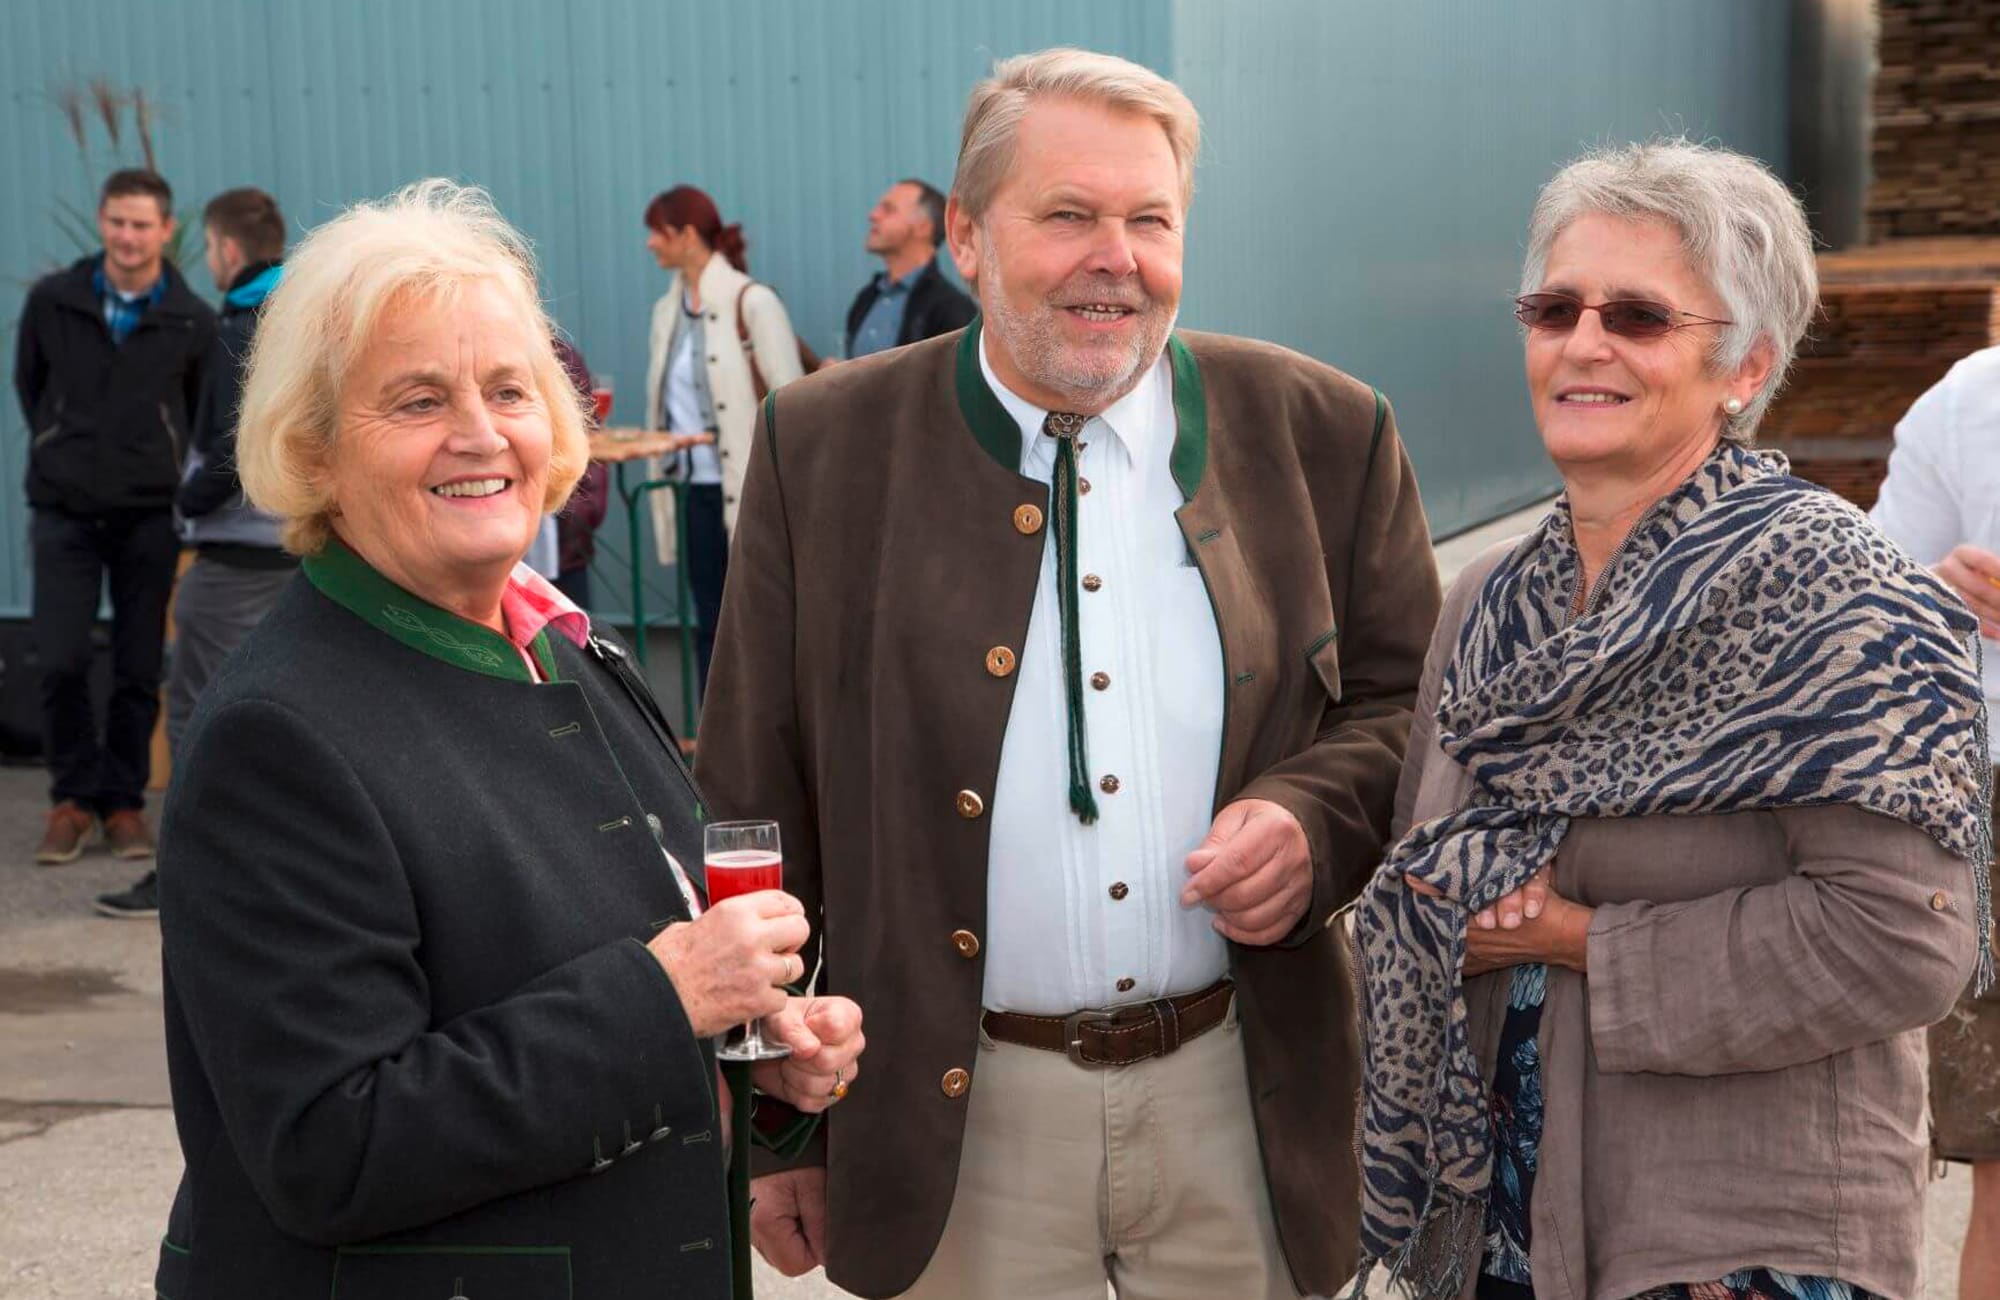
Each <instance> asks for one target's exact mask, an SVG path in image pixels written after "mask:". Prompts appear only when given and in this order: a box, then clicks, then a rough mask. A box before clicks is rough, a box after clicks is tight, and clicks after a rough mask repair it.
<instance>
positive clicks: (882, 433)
mask: <svg viewBox="0 0 2000 1300" xmlns="http://www.w3.org/2000/svg"><path fill="white" fill-rule="evenodd" d="M1198 134H1199V126H1198V121H1197V118H1196V115H1195V112H1194V109H1193V107H1192V106H1191V105H1190V104H1189V103H1188V101H1187V99H1186V97H1185V96H1184V95H1183V94H1182V93H1181V92H1180V90H1179V89H1178V88H1177V87H1175V86H1173V85H1172V83H1170V82H1167V81H1165V80H1163V79H1162V78H1160V77H1158V76H1156V75H1155V74H1153V73H1151V72H1149V71H1147V70H1146V69H1144V68H1140V67H1138V66H1136V65H1133V64H1130V63H1126V62H1124V61H1123V60H1120V59H1114V58H1109V57H1107V56H1103V55H1096V54H1087V53H1082V52H1078V51H1072V50H1055V51H1049V52H1046V53H1044V54H1039V55H1030V56H1023V57H1021V58H1017V59H1010V60H1007V61H1005V62H1003V63H1002V64H1000V65H999V66H998V67H997V68H996V69H995V72H994V75H993V77H992V78H990V79H989V80H987V81H985V82H982V83H981V84H980V86H979V87H978V88H977V89H975V91H974V92H973V95H972V100H971V103H970V105H969V108H968V111H967V115H966V123H965V128H964V135H963V139H962V143H961V150H960V155H959V165H958V174H957V177H956V179H955V181H954V184H953V195H952V202H951V209H950V212H949V214H948V216H947V225H948V227H949V236H950V243H951V249H952V255H953V257H954V259H955V260H956V261H957V264H958V268H959V271H960V273H961V274H962V275H963V276H964V278H965V279H966V281H967V282H968V283H970V284H972V285H974V286H975V288H976V290H977V292H978V295H979V299H980V304H981V307H982V310H983V312H984V325H983V327H982V326H980V325H974V326H973V327H971V328H969V329H967V330H965V331H962V332H959V333H957V334H953V335H947V336H944V337H941V338H938V339H934V340H930V341H928V342H924V343H918V344H914V345H912V346H910V347H907V348H902V349H898V350H896V351H894V352H891V353H887V354H883V355H881V356H877V357H870V358H866V359H863V360H860V361H857V362H854V363H852V364H849V365H845V366H841V367H839V368H838V369H836V370H834V371H831V372H829V373H827V374H826V375H823V376H816V377H813V378H811V379H809V380H808V381H806V382H805V383H802V384H799V385H796V386H793V387H791V388H787V389H785V390H783V391H782V392H781V393H779V394H777V395H776V396H775V398H774V399H773V400H772V401H770V402H768V403H767V404H766V406H765V408H764V411H763V413H762V417H761V419H760V422H759V429H758V438H757V445H756V448H755V452H754V455H753V459H752V464H751V467H750V471H749V477H748V481H747V483H746V486H745V489H744V499H743V508H742V516H741V523H740V525H739V529H738V532H737V536H736V550H735V552H734V554H733V556H732V557H731V574H730V591H729V596H728V599H727V602H726V604H725V607H724V610H723V615H722V622H721V629H720V637H719V640H718V643H717V648H716V656H715V675H714V678H713V679H712V681H711V683H710V686H709V694H708V705H707V710H706V712H705V715H704V717H703V725H702V736H701V760H700V775H701V778H702V782H703V785H704V788H705V789H706V791H707V792H708V796H709V798H710V799H711V801H712V802H713V804H714V811H715V812H716V814H718V815H724V816H731V817H739V816H759V817H775V818H777V819H778V820H779V822H780V823H781V825H782V828H783V834H784V842H785V850H786V852H785V857H786V879H785V884H786V887H787V888H788V889H789V890H791V891H792V892H793V893H795V894H797V895H798V896H799V897H800V898H801V899H802V900H804V901H805V904H806V907H807V909H808V912H809V913H810V914H812V915H814V916H815V917H816V918H817V921H818V926H819V929H820V931H821V933H822V934H823V936H824V945H823V951H822V958H823V964H822V967H821V972H820V976H819V979H820V986H821V988H823V989H825V990H829V991H835V992H839V993H842V994H846V995H849V996H852V997H854V998H856V999H858V1000H859V1001H860V1002H861V1003H862V1004H863V1005H864V1006H865V1007H866V1008H867V1013H868V1032H869V1038H870V1048H871V1050H870V1053H869V1060H870V1061H871V1062H872V1064H871V1065H870V1067H869V1069H868V1073H867V1077H866V1078H864V1079H861V1080H859V1081H857V1082H856V1083H855V1085H854V1087H853V1090H852V1093H851V1095H849V1096H848V1097H847V1099H846V1100H845V1101H844V1102H842V1103H841V1105H840V1107H839V1108H838V1109H837V1110H836V1111H835V1112H834V1114H833V1117H832V1118H831V1120H830V1121H829V1122H828V1123H827V1124H826V1125H825V1127H824V1130H823V1132H822V1133H821V1134H820V1135H819V1136H818V1138H817V1140H816V1141H815V1142H814V1143H813V1144H812V1145H810V1146H809V1147H808V1148H807V1149H806V1151H805V1152H804V1153H803V1154H802V1155H801V1156H799V1157H798V1158H797V1159H795V1160H794V1161H792V1162H791V1165H790V1167H773V1169H772V1171H769V1172H766V1173H765V1174H764V1175H763V1176H762V1177H760V1179H759V1180H758V1183H757V1188H756V1195H757V1198H758V1206H757V1217H756V1220H755V1224H754V1227H755V1230H756V1234H757V1238H758V1245H759V1247H760V1249H762V1250H763V1251H764V1253H765V1254H766V1256H767V1257H769V1258H771V1259H772V1260H773V1262H774V1263H776V1264H777V1265H778V1266H779V1267H780V1268H783V1269H784V1270H786V1271H787V1272H803V1271H805V1270H806V1269H808V1268H810V1267H812V1266H813V1265H815V1264H818V1263H821V1262H824V1263H825V1264H826V1265H827V1271H828V1274H829V1276H830V1277H831V1278H832V1279H833V1281H835V1282H837V1283H838V1284H840V1285H841V1286H843V1287H846V1288H848V1289H849V1290H852V1291H855V1292H858V1293H860V1294H861V1295H864V1296H890V1295H896V1294H904V1293H907V1294H910V1295H914V1296H919V1297H954V1298H957V1297H975V1298H976V1297H1006V1298H1007V1300H1019V1298H1020V1297H1027V1296H1035V1297H1076V1298H1077V1300H1084V1298H1085V1297H1088V1298H1089V1300H1100V1298H1101V1297H1102V1296H1103V1295H1104V1288H1105V1285H1106V1282H1107V1281H1109V1282H1110V1283H1111V1284H1112V1285H1113V1286H1114V1288H1115V1289H1116V1290H1117V1291H1118V1292H1119V1293H1120V1294H1121V1295H1128V1296H1145V1297H1178V1296H1189V1297H1194V1296H1200V1297H1204V1298H1205V1297H1212V1296H1222V1295H1227V1296H1231V1297H1246V1296H1250V1297H1254V1296H1273V1297H1280V1296H1282V1297H1290V1296H1293V1295H1296V1294H1298V1293H1328V1292H1331V1291H1333V1290H1334V1289H1335V1288H1336V1287H1337V1286H1338V1285H1339V1284H1340V1283H1341V1282H1342V1281H1343V1280H1345V1278H1346V1277H1347V1276H1348V1275H1349V1274H1350V1273H1351V1271H1352V1267H1353V1263H1354V1254H1355V1215H1356V1206H1357V1194H1356V1185H1355V1178H1356V1169H1355V1161H1354V1145H1353V1117H1354V1093H1355V1087H1356V1058H1357V1045H1356V1026H1355V1007H1354V988H1353V984H1352V978H1351V974H1350V957H1349V952H1348V945H1347V940H1346V936H1345V934H1344V932H1343V930H1342V928H1341V927H1340V926H1339V925H1337V924H1335V923H1334V918H1335V915H1336V912H1337V911H1338V909H1340V908H1341V907H1342V906H1343V905H1344V904H1346V903H1347V902H1348V901H1349V900H1350V899H1352V898H1353V897H1354V895H1355V893H1356V892H1357V891H1358V889H1359V888H1360V886H1361V884H1362V882H1363V881H1364V880H1366V879H1367V877H1368V875H1369V873H1370V872H1371V871H1372V870H1373V869H1374V867H1375V865H1376V863H1377V861H1378V859H1379V857H1380V854H1381V849H1382V843H1383V837H1384V834H1385V833H1386V830H1387V827H1388V821H1389V815H1390V807H1391V802H1392V799H1393V793H1394V789H1395V785H1396V778H1397V772H1398V766H1399V764H1400V762H1401V759H1402V754H1403V749H1404V746H1405V743H1406V741H1407V735H1408V729H1409V723H1410V713H1409V710H1410V704H1411V700H1412V696H1413V692H1414V690H1415V687H1416V684H1417V679H1418V674H1419V671H1420V669H1421V666H1422V659H1423V652H1424V647H1425V645H1426V643H1427V640H1428V637H1429V633H1430V629H1431V627H1432V624H1433V623H1434V621H1435V619H1436V616H1437V609H1438V590H1437V581H1436V577H1435V573H1434V569H1433V567H1432V560H1431V555H1430V549H1429V542H1428V538H1427V530H1426V527H1425V523H1424V517H1423V509H1422V506H1421V505H1420V503H1419V502H1418V499H1417V490H1416V484H1415V481H1414V479H1413V477H1412V475H1411V471H1410V465H1409V461H1408V459H1407V458H1406V457H1405V455H1404V453H1403V448H1402V446H1401V444H1400V443H1399V441H1398V440H1397V436H1396V429H1395V422H1394V420H1393V419H1392V417H1391V415H1390V412H1389V409H1388V406H1387V404H1386V403H1385V402H1384V401H1383V400H1382V398H1381V396H1380V394H1378V393H1376V392H1375V391H1374V390H1373V389H1371V388H1369V387H1368V386H1367V385H1365V384H1362V383H1358V382H1356V381H1355V380H1353V379H1350V378H1348V377H1347V376H1345V375H1343V374H1340V373H1339V372H1338V371H1335V370H1332V369H1330V368H1328V367H1326V366H1322V365H1319V364H1318V363H1316V362H1313V361H1310V360H1308V359H1306V358H1304V357H1301V356H1298V355H1296V354H1293V353H1290V352H1286V351H1284V350H1282V349H1280V348H1276V347H1271V346H1268V345H1264V344H1258V343H1251V342H1246V341H1242V340H1237V339H1230V338H1223V337H1219V336H1214V335H1202V334H1178V333H1175V332H1174V331H1173V322H1174V317H1175V312H1176V309H1177V307H1178V303H1179V298H1180V279H1181V239H1182V230H1183V226H1184V222H1185V219H1186V212H1187V203H1188V199H1189V196H1190V194H1191V191H1192V171H1193V163H1194V158H1195V154H1196V148H1197V142H1198ZM767 1118H768V1117H767Z"/></svg>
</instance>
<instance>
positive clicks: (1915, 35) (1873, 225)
mask: <svg viewBox="0 0 2000 1300" xmlns="http://www.w3.org/2000/svg"><path fill="white" fill-rule="evenodd" d="M1880 15H1881V37H1880V45H1879V47H1878V59H1877V63H1878V66H1877V71H1876V74H1875V93H1874V97H1873V106H1874V134H1873V139H1872V141H1871V143H1870V149H1869V154H1870V164H1871V167H1872V170H1873V173H1874V179H1873V182H1872V183H1871V185H1870V186H1869V191H1868V237H1869V240H1870V242H1875V241H1880V240H1886V239H1901V238H1906V237H1911V236H1927V235H2000V0H1881V4H1880Z"/></svg>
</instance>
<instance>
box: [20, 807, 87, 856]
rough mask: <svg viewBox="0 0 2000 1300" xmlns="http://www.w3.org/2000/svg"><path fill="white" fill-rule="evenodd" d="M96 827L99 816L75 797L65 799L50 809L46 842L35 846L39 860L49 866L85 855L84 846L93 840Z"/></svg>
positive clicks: (43, 834) (44, 832)
mask: <svg viewBox="0 0 2000 1300" xmlns="http://www.w3.org/2000/svg"><path fill="white" fill-rule="evenodd" d="M96 828H97V822H96V820H95V819H94V818H92V817H91V815H90V814H89V813H87V812H85V811H84V810H83V809H82V808H81V807H80V806H78V804H77V802H76V801H75V800H74V799H65V800H63V801H62V802H61V803H59V804H57V805H56V806H55V807H53V808H51V809H49V823H48V826H47V827H46V828H45V829H44V830H43V831H42V842H41V843H40V844H38V845H36V846H35V861H37V862H39V863H41V864H42V865H43V866H45V867H58V866H61V865H62V864H63V863H65V862H74V861H76V860H77V859H78V858H80V857H82V856H83V846H84V845H86V844H88V843H90V833H91V832H92V831H93V830H95V829H96Z"/></svg>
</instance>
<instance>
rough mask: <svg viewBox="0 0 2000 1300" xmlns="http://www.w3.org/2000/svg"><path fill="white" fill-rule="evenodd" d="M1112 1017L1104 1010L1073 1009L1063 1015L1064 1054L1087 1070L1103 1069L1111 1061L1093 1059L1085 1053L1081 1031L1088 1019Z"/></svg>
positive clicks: (1096, 1019) (1095, 1019) (1107, 1018)
mask: <svg viewBox="0 0 2000 1300" xmlns="http://www.w3.org/2000/svg"><path fill="white" fill-rule="evenodd" d="M1111 1018H1112V1017H1110V1016H1108V1015H1106V1014H1105V1013H1104V1012H1102V1011H1072V1012H1070V1013H1069V1014H1068V1015H1066V1016H1064V1017H1063V1055H1064V1056H1067V1057H1068V1058H1069V1059H1070V1060H1071V1061H1072V1062H1074V1063H1075V1064H1077V1065H1080V1066H1082V1067H1083V1068H1084V1069H1086V1070H1102V1069H1105V1068H1106V1067H1108V1066H1109V1065H1110V1064H1111V1062H1109V1061H1093V1060H1091V1059H1090V1058H1089V1057H1087V1056H1085V1055H1084V1054H1083V1039H1082V1038H1081V1037H1080V1031H1081V1030H1082V1028H1083V1022H1084V1021H1086V1020H1093V1021H1098V1020H1110V1019H1111Z"/></svg>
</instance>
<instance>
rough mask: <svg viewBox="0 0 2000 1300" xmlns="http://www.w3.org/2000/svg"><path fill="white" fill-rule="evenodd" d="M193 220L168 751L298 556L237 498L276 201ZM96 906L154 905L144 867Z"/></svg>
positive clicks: (249, 192)
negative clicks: (216, 310) (193, 298)
mask: <svg viewBox="0 0 2000 1300" xmlns="http://www.w3.org/2000/svg"><path fill="white" fill-rule="evenodd" d="M201 220H202V228H203V231H204V233H205V234H206V236H207V243H208V270H209V274H210V275H212V276H214V277H215V287H216V288H218V289H220V290H222V291H223V297H222V316H221V319H220V321H219V322H218V324H217V328H216V338H215V345H214V346H213V347H211V348H210V349H209V351H208V356H207V357H206V359H205V360H204V362H203V368H204V371H205V374H206V378H205V379H204V382H203V385H202V394H201V403H200V405H198V406H197V407H196V408H195V413H194V430H193V435H192V437H191V438H190V440H189V444H188V454H187V464H186V466H185V468H184V469H183V471H182V474H181V484H180V490H179V492H178V494H177V495H176V497H175V501H174V504H175V507H176V508H177V510H178V511H179V514H180V518H181V524H180V532H181V538H182V540H183V541H184V542H186V543H188V544H190V545H192V546H193V547H194V551H195V558H194V563H193V564H192V565H190V566H189V567H188V571H187V572H186V573H185V574H183V575H181V581H180V589H179V594H178V596H177V597H176V599H175V602H174V655H173V663H172V665H171V667H169V668H168V670H167V752H168V753H169V754H170V755H173V756H175V757H178V756H179V753H180V742H181V736H182V734H183V733H184V732H185V731H186V730H187V724H188V719H189V718H191V717H193V716H194V705H195V701H196V699H198V698H199V697H200V695H201V692H202V688H203V687H204V686H206V685H207V684H208V679H209V678H210V677H212V676H214V675H215V670H216V669H218V668H220V667H221V666H222V661H223V660H224V659H225V658H227V657H228V655H229V652H230V651H232V650H234V649H235V648H236V643H237V642H239V641H241V640H242V639H243V638H244V636H245V635H247V634H248V633H249V631H250V629H251V628H253V627H255V626H257V624H258V623H259V622H260V621H262V619H263V617H264V613H265V611H267V610H269V609H270V608H271V605H272V603H273V602H274V601H276V600H277V598H278V593H279V592H280V591H282V590H284V587H285V584H286V583H287V582H288V581H290V580H291V576H292V574H293V573H295V572H296V571H297V570H298V559H297V557H295V556H293V555H291V554H289V553H288V552H286V550H285V549H284V547H283V546H281V545H280V544H279V540H278V535H279V531H280V527H281V526H280V524H279V522H278V520H277V519H276V518H274V517H273V516H271V515H268V514H265V513H264V512H263V511H261V510H259V509H257V508H256V507H255V506H253V505H251V504H250V503H249V502H248V501H246V500H245V499H244V497H243V483H242V480H241V479H239V478H238V477H237V474H236V411H237V407H238V405H239V404H240V403H241V401H242V398H243V366H244V363H245V362H246V361H247V360H248V359H249V356H250V343H251V340H252V339H253V338H255V337H256V333H257V319H258V316H259V315H260V314H261V312H262V310H263V306H264V299H265V297H266V296H267V295H269V294H270V292H271V290H273V289H275V288H277V286H278V280H279V278H280V277H281V276H282V275H283V274H284V263H283V259H284V256H285V217H284V214H283V213H282V212H280V211H279V210H278V203H277V200H276V199H273V198H272V197H271V196H270V195H268V194H266V193H265V192H264V191H262V190H260V189H254V188H250V187H245V188H242V189H234V190H227V191H225V192H223V193H221V194H218V195H216V196H215V197H214V198H213V199H210V200H209V202H208V206H207V207H206V208H205V209H203V210H202V216H201ZM96 906H97V910H98V911H99V912H101V913H102V914H104V915H105V916H112V917H150V916H156V915H158V914H159V910H160V905H159V890H158V882H157V879H156V877H155V876H154V873H153V872H151V871H148V872H147V873H146V874H145V876H144V878H143V879H141V880H140V881H139V882H138V883H137V884H135V885H133V886H132V888H130V889H127V890H124V891H123V892H120V893H116V894H103V895H100V896H99V897H98V899H97V904H96Z"/></svg>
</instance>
